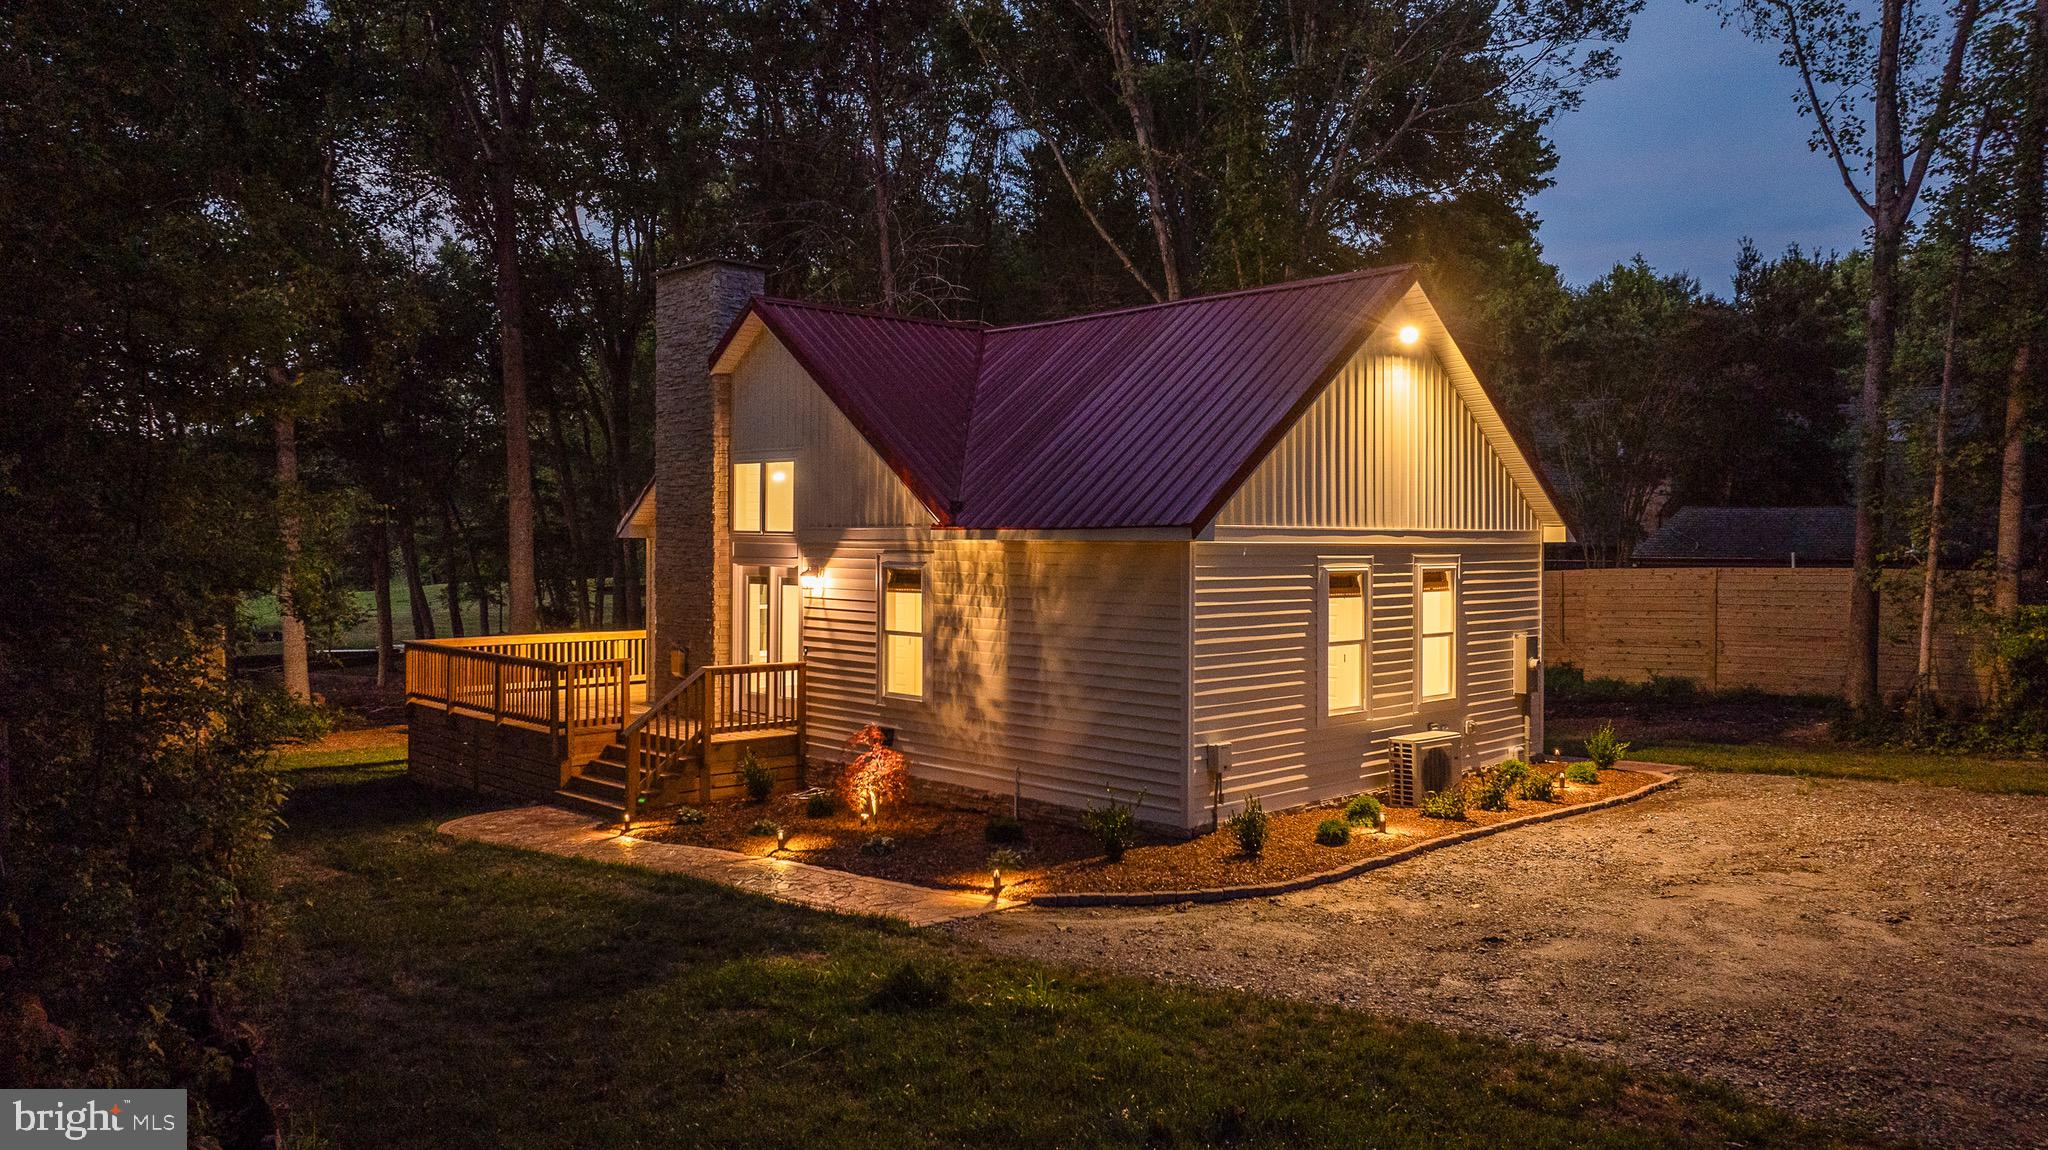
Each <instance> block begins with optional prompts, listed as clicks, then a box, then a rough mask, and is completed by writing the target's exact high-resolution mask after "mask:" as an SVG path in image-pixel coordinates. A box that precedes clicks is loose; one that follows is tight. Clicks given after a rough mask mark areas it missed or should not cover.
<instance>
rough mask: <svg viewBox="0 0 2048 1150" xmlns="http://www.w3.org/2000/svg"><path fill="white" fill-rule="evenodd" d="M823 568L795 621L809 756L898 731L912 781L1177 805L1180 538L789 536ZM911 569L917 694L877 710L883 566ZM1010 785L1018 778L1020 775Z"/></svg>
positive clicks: (1173, 819) (1070, 800) (1178, 811)
mask: <svg viewBox="0 0 2048 1150" xmlns="http://www.w3.org/2000/svg"><path fill="white" fill-rule="evenodd" d="M798 542H799V546H800V547H801V548H802V550H803V552H804V554H803V562H804V563H806V564H807V565H815V566H821V567H822V568H823V575H824V579H823V583H822V586H821V588H820V591H819V593H818V594H817V595H816V596H814V597H813V598H812V599H811V600H810V603H809V605H808V606H807V608H806V610H805V620H804V654H805V659H806V660H807V661H808V663H809V675H810V680H809V681H810V715H809V718H810V739H809V746H808V748H807V751H808V753H809V755H810V757H811V758H812V760H813V761H814V762H818V763H832V762H835V761H837V760H838V759H839V758H840V757H841V755H842V754H843V750H842V744H843V743H844V741H845V739H846V738H847V736H849V735H850V734H852V733H853V731H855V730H856V729H858V728H859V727H860V726H861V725H862V724H864V723H869V722H879V723H881V724H882V725H884V726H888V727H893V728H895V729H896V732H897V734H896V740H897V742H896V745H897V747H898V749H900V750H902V751H903V752H904V754H905V755H907V756H908V757H909V759H910V762H911V768H912V772H913V774H914V775H915V776H916V777H919V778H927V779H932V780H934V781H937V782H942V783H948V784H952V785H956V786H963V787H969V788H972V789H975V790H980V791H986V792H990V793H993V794H997V795H1008V794H1010V793H1011V791H1012V789H1013V788H1014V787H1016V786H1018V785H1019V783H1020V782H1021V787H1022V793H1023V796H1024V798H1025V799H1027V800H1036V801H1040V802H1048V803H1054V804H1058V805H1061V806H1067V807H1076V808H1078V807H1083V806H1087V805H1089V804H1099V803H1101V802H1102V801H1103V800H1104V798H1105V797H1106V796H1107V794H1108V792H1109V791H1110V790H1111V789H1114V790H1115V791H1116V792H1117V793H1118V794H1119V795H1121V796H1122V797H1123V798H1125V799H1126V800H1127V801H1128V800H1131V799H1135V798H1137V797H1139V796H1140V795H1142V796H1143V797H1144V807H1143V811H1142V814H1143V817H1145V818H1146V819H1148V820H1150V821H1155V822H1167V823H1173V824H1176V825H1177V824H1179V823H1180V822H1181V820H1182V812H1183V811H1184V810H1185V808H1186V796H1185V794H1184V787H1185V778H1184V775H1185V772H1184V770H1183V767H1184V764H1185V762H1186V758H1187V718H1188V711H1187V707H1188V694H1187V642H1188V613H1187V562H1188V554H1189V549H1188V545H1187V544H1185V543H1112V542H1087V543H1079V542H1046V541H1036V542H1023V541H993V540H968V539H949V538H946V537H945V536H944V535H943V534H942V533H939V534H928V533H925V532H912V531H905V532H878V531H848V532H839V533H833V534H830V535H823V534H821V535H818V536H811V535H809V534H808V533H803V532H800V533H799V540H798ZM884 559H887V560H888V561H890V562H897V561H909V562H919V563H922V564H923V565H924V569H925V595H926V599H927V611H928V613H929V617H930V620H931V623H930V628H929V631H928V634H927V638H926V644H927V661H926V682H925V698H923V699H921V700H909V699H898V698H883V697H882V696H881V694H880V691H879V689H878V674H879V667H878V659H877V647H878V639H879V629H878V627H877V619H876V605H877V602H878V587H879V580H880V574H879V572H880V569H881V565H882V562H883V560H884ZM1020 775H1021V779H1020Z"/></svg>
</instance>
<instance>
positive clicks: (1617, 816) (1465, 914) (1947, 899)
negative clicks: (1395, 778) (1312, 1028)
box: [956, 774, 2048, 1146]
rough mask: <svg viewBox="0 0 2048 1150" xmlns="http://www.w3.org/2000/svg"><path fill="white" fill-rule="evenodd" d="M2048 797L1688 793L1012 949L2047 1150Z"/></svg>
mask: <svg viewBox="0 0 2048 1150" xmlns="http://www.w3.org/2000/svg"><path fill="white" fill-rule="evenodd" d="M2044 854H2048V799H2044V798H2039V797H2020V796H2006V795H1979V794H1973V793H1970V792H1967V791H1958V790H1950V789H1947V788H1934V787H1912V786H1894V785H1888V784H1883V783H1855V782H1833V781H1818V782H1815V781H1803V780H1796V779H1788V778H1772V777H1763V776H1740V775H1712V774H1689V775H1687V776H1685V777H1684V778H1683V779H1681V781H1680V783H1679V785H1678V786H1677V787H1675V788H1673V789H1672V790H1669V791H1666V792H1664V793H1662V794H1659V795H1654V796H1651V797H1650V798H1648V799H1645V800H1643V801H1641V802H1638V803H1633V804H1630V805H1627V806H1623V807H1620V808H1617V809H1615V810H1611V811H1605V812H1601V813H1598V814H1593V815H1588V816H1585V817H1583V818H1576V819H1566V820H1563V821H1561V822H1557V823H1553V824H1549V825H1546V826H1541V827H1532V828H1528V829H1525V830H1521V831H1515V832H1510V833H1508V834H1504V835H1500V836H1496V837H1493V838H1488V839H1482V840H1479V841H1476V842H1472V843H1467V844H1464V845H1461V846H1457V847H1453V848H1451V849H1448V850H1444V851H1439V852H1436V853H1434V854H1429V855H1425V856H1423V857H1422V858H1419V859H1416V860H1413V861H1411V862H1408V863H1404V864H1401V865H1399V866H1396V867H1392V868H1389V869H1388V870H1385V871H1379V872H1375V873H1372V874H1368V875H1364V876H1361V877H1359V878H1356V879H1352V880H1349V881H1346V882H1341V883H1337V884H1334V885H1331V886H1326V887H1320V888H1317V889H1315V890H1311V891H1304V892H1302V893H1299V894H1293V895H1287V896H1284V897H1281V898H1274V899H1259V900H1255V901H1250V902H1239V903H1227V904H1222V905H1218V906H1206V907H1205V906H1183V907H1166V908H1149V909H1133V910H1121V909H1119V910H1110V909H1097V910H1069V911H1056V910H1037V909H1033V910H1026V911H1019V912H1013V913H1009V914H1003V915H995V916H991V917H988V918H984V919H978V920H975V921H974V922H971V923H968V924H964V925H962V926H960V927H958V928H956V929H957V932H958V933H959V934H960V935H962V936H963V937H966V938H971V939H975V940H978V941H980V942H982V943H984V944H985V945H988V946H990V947H992V948H994V949H997V950H1003V951H1010V952H1015V953H1021V954H1028V955H1033V956H1036V957H1040V958H1045V959H1050V960H1053V961H1057V962H1069V963H1078V964H1082V965H1094V966H1102V967H1111V968H1116V969H1121V970H1127V971H1135V972H1138V973H1143V974H1149V975H1155V976H1159V977H1165V978H1173V979H1180V980H1185V981H1188V982H1194V983H1202V984H1209V985H1220V986H1231V987H1239V988H1246V989H1253V990H1257V991H1260V992H1262V993H1269V994H1277V995H1284V996H1293V997H1299V998H1306V999H1316V1000H1322V1001H1328V1002H1337V1003H1343V1004H1346V1005H1351V1006H1358V1007H1364V1008H1367V1009H1371V1010H1376V1011H1384V1012H1388V1013H1393V1014H1402V1015H1408V1016H1411V1017H1416V1018H1424V1019H1429V1020H1431V1021H1435V1022H1441V1023H1447V1024H1451V1025H1455V1026H1461V1027H1469V1028H1472V1029H1476V1030H1485V1031H1490V1032H1493V1033H1496V1034H1501V1035H1505V1036H1507V1037H1510V1038H1516V1039H1522V1040H1526V1041H1533V1042H1538V1043H1544V1044H1550V1045H1556V1046H1562V1047H1568V1048H1571V1049H1574V1050H1578V1051H1581V1052H1584V1053H1587V1054H1591V1055H1596V1056H1600V1057H1605V1058H1614V1059H1619V1060H1620V1061H1623V1062H1626V1063H1631V1064H1636V1065H1643V1066H1650V1067H1655V1068H1660V1069H1666V1070H1675V1071H1682V1072H1687V1073H1691V1074H1695V1075H1699V1076H1703V1077H1708V1078H1714V1079H1718V1080H1721V1081H1723V1082H1728V1083H1732V1084H1735V1085H1738V1086H1740V1087H1742V1088H1744V1089H1746V1090H1748V1091H1750V1092H1752V1093H1753V1094H1756V1095H1759V1096H1761V1097H1763V1098H1766V1099H1769V1100H1770V1101H1772V1102H1775V1103H1777V1104H1778V1105H1781V1106H1785V1107H1787V1108H1789V1109H1792V1110H1795V1111H1799V1112H1803V1113H1806V1114H1810V1115H1827V1114H1839V1115H1849V1116H1853V1117H1855V1118H1859V1119H1861V1120H1863V1121H1866V1122H1869V1123H1870V1124H1871V1125H1872V1126H1874V1127H1875V1128H1876V1129H1878V1130H1879V1131H1881V1132H1883V1133H1884V1134H1887V1135H1890V1136H1894V1137H1917V1138H1922V1139H1926V1140H1929V1141H1932V1142H1936V1143H1939V1144H1944V1145H1966V1146H2042V1145H2048V912H2044V909H2043V902H2042V893H2043V892H2042V884H2043V880H2044V878H2048V861H2044Z"/></svg>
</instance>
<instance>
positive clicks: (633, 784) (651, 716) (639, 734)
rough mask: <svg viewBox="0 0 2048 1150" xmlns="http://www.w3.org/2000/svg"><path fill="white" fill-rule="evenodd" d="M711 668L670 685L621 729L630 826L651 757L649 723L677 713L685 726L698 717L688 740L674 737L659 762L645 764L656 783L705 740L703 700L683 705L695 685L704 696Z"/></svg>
mask: <svg viewBox="0 0 2048 1150" xmlns="http://www.w3.org/2000/svg"><path fill="white" fill-rule="evenodd" d="M708 669H709V668H707V667H699V668H697V669H696V670H695V671H692V672H690V674H689V677H687V678H685V679H684V680H683V681H682V682H680V683H677V684H676V685H675V686H673V687H670V688H669V689H668V690H667V691H666V692H664V693H663V694H662V696H661V698H660V699H658V700H656V701H655V702H653V703H651V704H649V705H648V708H647V709H646V710H644V711H642V712H640V714H639V715H637V716H635V717H634V719H633V721H632V722H630V723H627V724H626V727H625V729H624V730H623V731H621V732H619V741H620V742H621V743H623V744H625V747H626V813H625V825H626V826H628V827H631V826H632V825H633V816H634V814H635V813H637V812H638V810H639V809H640V790H641V778H642V770H643V760H644V759H647V758H649V757H650V756H648V755H643V754H642V753H641V743H642V742H643V738H644V731H645V729H646V727H647V724H649V723H651V722H654V721H656V720H657V719H658V718H663V717H671V716H670V712H674V715H673V716H672V717H674V718H676V719H677V720H679V721H681V722H683V723H684V724H685V725H686V724H687V721H688V720H689V719H692V718H694V719H696V720H697V730H696V731H695V732H694V733H693V734H691V735H690V737H689V738H688V739H683V738H676V739H674V740H672V743H673V745H672V746H670V747H669V748H668V750H667V751H665V752H663V753H662V754H661V758H660V759H659V761H656V762H653V763H649V764H646V765H645V767H644V769H645V777H646V780H647V782H648V783H654V782H656V781H657V780H659V779H660V777H661V771H662V769H663V768H664V767H667V766H668V764H669V763H670V762H671V761H673V760H674V759H675V758H676V757H677V756H678V755H680V754H682V753H683V752H684V751H686V750H691V749H694V748H695V747H696V746H697V744H699V743H702V742H703V740H704V735H705V731H704V723H703V719H702V712H703V709H704V708H703V702H702V700H701V699H700V700H699V701H698V703H697V705H696V707H695V709H694V710H691V709H686V708H685V707H684V706H683V705H682V703H681V700H683V699H684V697H685V696H686V695H688V694H689V693H690V692H691V690H692V688H695V689H696V690H697V692H698V693H699V694H700V695H701V693H702V691H703V686H704V672H705V671H706V670H708Z"/></svg>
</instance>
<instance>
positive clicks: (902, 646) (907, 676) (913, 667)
mask: <svg viewBox="0 0 2048 1150" xmlns="http://www.w3.org/2000/svg"><path fill="white" fill-rule="evenodd" d="M882 691H883V693H884V694H889V695H900V696H902V697H904V698H909V699H922V698H924V572H923V571H922V570H921V569H919V568H916V567H884V568H882Z"/></svg>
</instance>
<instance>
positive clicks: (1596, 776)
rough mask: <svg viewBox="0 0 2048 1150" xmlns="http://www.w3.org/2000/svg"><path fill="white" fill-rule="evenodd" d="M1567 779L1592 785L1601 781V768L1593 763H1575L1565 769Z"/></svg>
mask: <svg viewBox="0 0 2048 1150" xmlns="http://www.w3.org/2000/svg"><path fill="white" fill-rule="evenodd" d="M1564 777H1565V778H1566V780H1568V781H1570V782H1574V783H1586V784H1588V785H1591V784H1593V783H1597V782H1599V781H1600V768H1598V767H1596V766H1594V765H1593V764H1591V763H1573V764H1572V765H1570V766H1568V767H1566V768H1565V769H1564Z"/></svg>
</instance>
